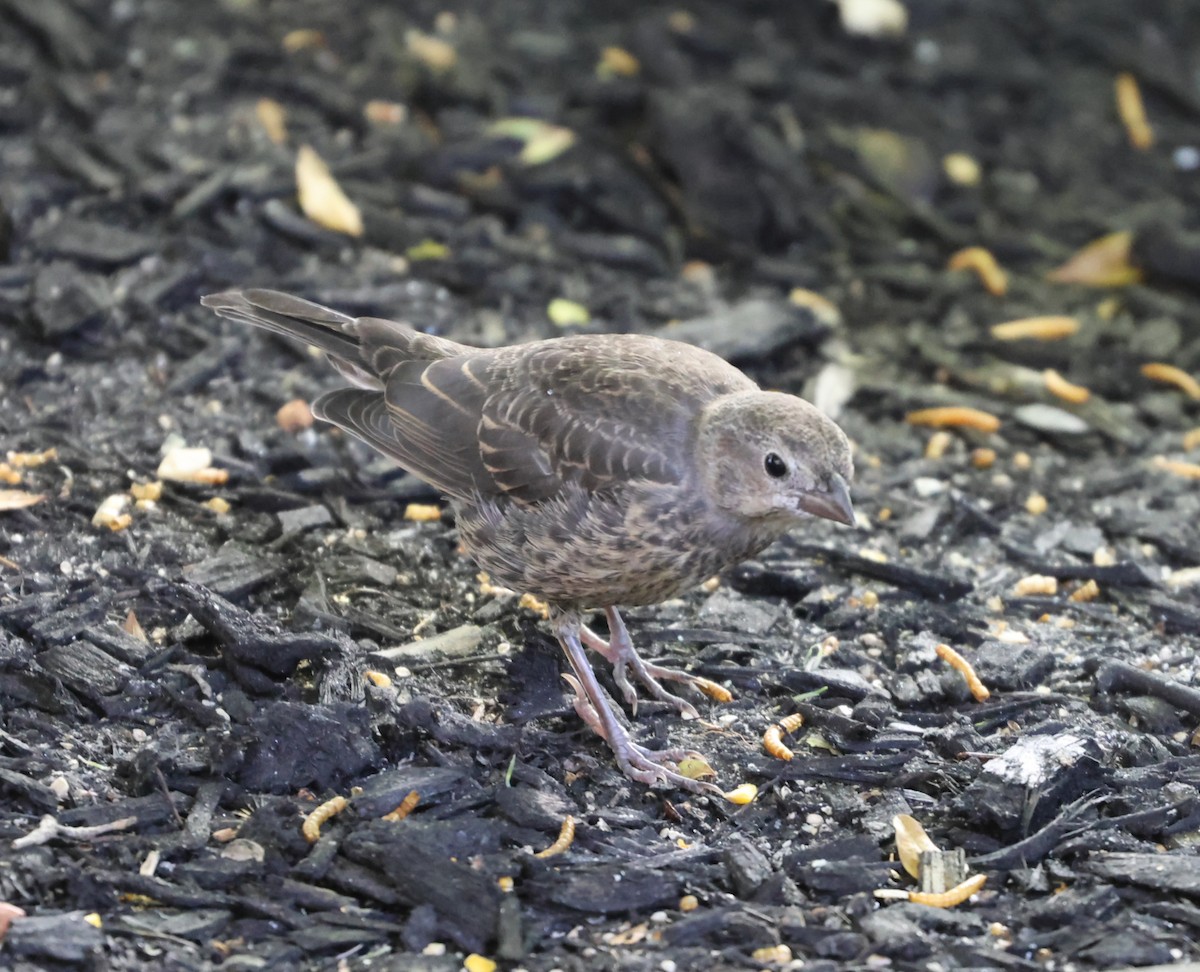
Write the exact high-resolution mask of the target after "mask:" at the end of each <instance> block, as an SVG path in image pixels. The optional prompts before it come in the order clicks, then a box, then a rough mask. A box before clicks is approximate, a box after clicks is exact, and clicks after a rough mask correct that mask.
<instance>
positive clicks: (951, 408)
mask: <svg viewBox="0 0 1200 972" xmlns="http://www.w3.org/2000/svg"><path fill="white" fill-rule="evenodd" d="M904 420H905V421H906V422H908V424H909V425H928V426H931V427H933V428H946V427H960V428H967V429H976V430H978V431H980V432H995V431H996V430H998V429H999V428H1000V419H998V418H997V417H996V416H995V415H992V414H991V413H990V412H984V411H981V410H980V409H977V408H967V407H965V406H961V405H947V406H943V407H940V408H924V409H920V410H919V411H916V412H909V413H908V414H907V415H906V416H905V417H904Z"/></svg>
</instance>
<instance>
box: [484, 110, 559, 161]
mask: <svg viewBox="0 0 1200 972" xmlns="http://www.w3.org/2000/svg"><path fill="white" fill-rule="evenodd" d="M488 133H489V134H490V135H493V136H496V137H499V138H511V139H514V140H515V141H518V142H521V143H522V144H523V145H524V148H522V149H521V154H520V155H518V156H517V160H518V161H519V162H520V163H521V164H522V165H542V164H543V163H546V162H549V161H551V160H552V159H556V158H558V157H559V156H560V155H562V154H563V152H565V151H566V150H567V149H569V148H570V147H571V146H572V145H574V144H575V133H574V132H573V131H571V129H569V128H563V127H562V126H561V125H551V124H550V123H549V122H545V121H542V120H541V119H540V118H501V119H500V120H499V121H496V122H493V123H492V124H491V125H489V126H488Z"/></svg>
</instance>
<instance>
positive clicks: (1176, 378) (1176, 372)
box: [1141, 361, 1200, 399]
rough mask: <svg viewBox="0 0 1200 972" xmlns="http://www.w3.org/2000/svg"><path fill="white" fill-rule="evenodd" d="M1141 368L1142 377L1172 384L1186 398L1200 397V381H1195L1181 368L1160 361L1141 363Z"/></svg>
mask: <svg viewBox="0 0 1200 972" xmlns="http://www.w3.org/2000/svg"><path fill="white" fill-rule="evenodd" d="M1141 370H1142V377H1144V378H1149V379H1150V380H1151V381H1159V382H1162V383H1163V384H1164V385H1174V386H1175V387H1176V388H1178V389H1179V390H1180V391H1181V392H1183V393H1184V394H1185V395H1187V397H1188V398H1191V399H1200V381H1196V379H1195V378H1193V377H1192V376H1191V375H1189V374H1188V373H1187V372H1186V371H1184V370H1183V369H1182V368H1176V367H1175V365H1170V364H1164V363H1163V362H1161V361H1151V362H1149V363H1147V364H1144V365H1142V369H1141Z"/></svg>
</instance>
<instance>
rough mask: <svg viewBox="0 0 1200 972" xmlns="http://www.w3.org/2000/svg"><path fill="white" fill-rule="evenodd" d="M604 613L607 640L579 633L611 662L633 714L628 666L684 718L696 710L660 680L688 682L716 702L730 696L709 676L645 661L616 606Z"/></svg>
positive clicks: (694, 715)
mask: <svg viewBox="0 0 1200 972" xmlns="http://www.w3.org/2000/svg"><path fill="white" fill-rule="evenodd" d="M604 613H605V615H606V616H607V618H608V630H609V640H608V641H605V640H604V639H603V638H601V637H600V636H599V635H598V634H596V632H594V631H592V630H591V629H590V628H587V627H583V628H581V629H580V634H581V636H582V638H583V643H584V644H585V645H587V646H588V647H589V648H591V649H592V651H594V652H596V653H597V654H599V655H601V656H603V657H604V658H605V659H607V660H608V662H609V664H611V665H612V669H613V679H614V681H616V683H617V687H618V688H619V689H620V690H621V694H622V695H623V696H624V697H625V701H626V703H627V704H628V705H629V708H630V710H631V711H632V712H633V714H634V715H637V705H638V695H637V689H635V688H634V687H633V685H632V684H631V683H630V681H629V670H630V669H633V674H634V675H635V676H636V677H637V680H638V681H639V682H641V683H642V684H643V685H644V686H646V689H647V690H648V691H649V692H650V694H651V695H652V696H654V698H656V699H658V700H659V701H660V702H666V703H667V704H668V705H672V706H674V707H675V708H676V709H678V710H679V712H680V713H681V714H682V715H683V717H684V718H685V719H698V718H699V717H700V713H699V712H697V711H696V707H695V706H694V705H692V703H691V702H689V701H688V700H687V699H685V698H681V697H680V696H678V695H676V694H675V693H674V692H668V691H667V690H666V689H665V688H663V686H662V682H663V681H666V682H682V683H683V684H684V685H690V686H691V687H692V688H694V689H696V690H697V691H699V692H703V693H704V694H705V695H707V696H708V697H709V698H711V699H715V700H716V701H717V702H729V701H731V700H732V699H733V694H732V693H731V692H730V691H729V690H728V689H727V688H725V687H724V686H723V685H718V684H717V683H716V682H714V681H711V680H710V679H707V678H702V677H701V676H699V675H691V674H689V673H688V672H681V671H678V670H677V669H674V668H664V667H663V666H662V665H654V664H652V663H650V662H648V661H646V660H645V659H644V658H642V656H641V655H639V654H638V652H637V649H636V648H634V647H633V641H632V639H630V637H629V631H628V630H627V629H626V628H625V622H624V621H622V620H621V615H620V614H618V613H617V609H616V608H605V611H604ZM660 680H661V681H660Z"/></svg>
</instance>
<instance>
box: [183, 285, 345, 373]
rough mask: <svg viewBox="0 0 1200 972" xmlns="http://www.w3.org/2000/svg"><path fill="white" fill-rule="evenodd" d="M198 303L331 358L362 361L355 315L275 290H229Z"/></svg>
mask: <svg viewBox="0 0 1200 972" xmlns="http://www.w3.org/2000/svg"><path fill="white" fill-rule="evenodd" d="M200 303H201V304H203V305H204V306H205V307H208V308H210V309H211V310H214V311H216V312H217V314H218V315H220V316H221V317H224V318H226V319H228V320H231V321H238V322H240V323H243V324H253V325H254V326H255V327H261V328H264V329H265V330H268V331H271V332H272V333H274V334H281V335H283V336H284V337H290V338H294V339H296V340H300V341H304V342H305V343H306V344H311V345H312V346H313V347H316V348H320V349H321V350H322V351H324V352H325V353H326V354H328V355H331V356H332V357H334V358H339V359H341V360H343V361H347V362H349V363H350V364H355V365H361V364H362V363H363V362H362V356H361V354H360V351H359V344H358V335H357V334H356V333H355V328H354V318H352V317H347V316H346V315H345V314H339V313H338V312H337V311H334V310H330V309H329V308H328V307H322V306H321V305H320V304H314V303H313V302H312V301H310V300H303V299H301V298H299V297H292V296H291V295H290V294H284V293H280V292H278V291H275V290H229V291H226V292H225V293H221V294H209V295H208V296H207V297H201V298H200Z"/></svg>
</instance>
